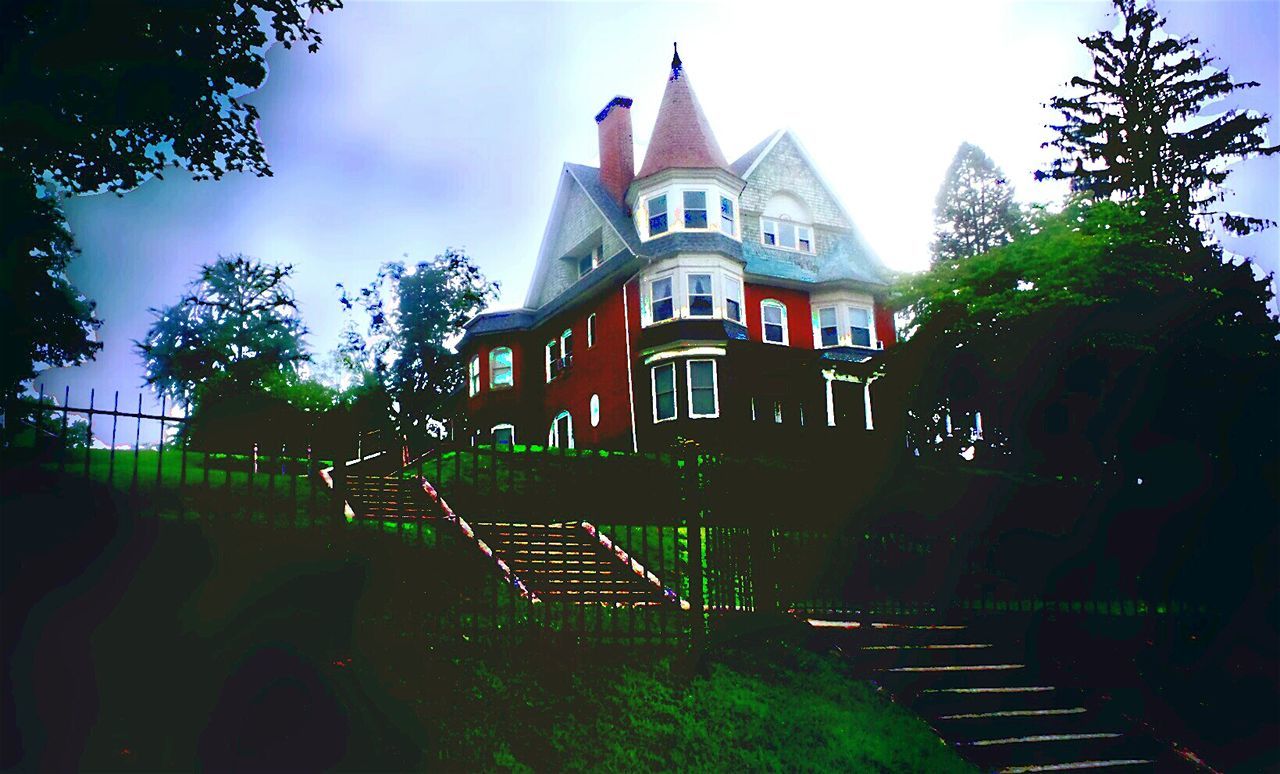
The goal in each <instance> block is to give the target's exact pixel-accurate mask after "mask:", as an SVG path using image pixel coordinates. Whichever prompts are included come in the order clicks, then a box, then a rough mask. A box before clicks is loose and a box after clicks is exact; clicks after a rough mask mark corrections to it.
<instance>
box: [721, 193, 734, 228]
mask: <svg viewBox="0 0 1280 774" xmlns="http://www.w3.org/2000/svg"><path fill="white" fill-rule="evenodd" d="M734 220H735V218H734V211H733V199H730V198H729V197H728V196H721V197H720V230H721V231H722V232H724V233H725V234H727V235H728V236H733V235H734V234H735V233H736V232H735V230H734V228H735V226H734Z"/></svg>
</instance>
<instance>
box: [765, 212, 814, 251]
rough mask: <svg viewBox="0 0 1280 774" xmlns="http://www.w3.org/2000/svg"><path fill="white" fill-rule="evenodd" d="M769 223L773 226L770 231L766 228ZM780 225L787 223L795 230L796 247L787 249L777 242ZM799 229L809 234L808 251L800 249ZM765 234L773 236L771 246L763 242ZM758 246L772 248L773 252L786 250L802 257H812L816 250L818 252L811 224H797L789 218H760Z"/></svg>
mask: <svg viewBox="0 0 1280 774" xmlns="http://www.w3.org/2000/svg"><path fill="white" fill-rule="evenodd" d="M769 223H771V224H773V228H772V229H769V228H768V227H767V226H766V224H769ZM782 223H787V224H789V225H791V226H792V227H794V228H795V230H796V246H795V247H787V246H786V245H784V244H782V242H781V241H779V229H780V224H782ZM801 229H804V230H805V231H807V232H808V233H809V240H808V241H809V249H808V250H802V249H800V230H801ZM766 233H771V234H773V244H769V243H768V242H766V241H765V239H764V235H765V234H766ZM760 244H762V245H764V246H765V247H772V248H774V249H775V250H786V251H788V252H792V253H801V254H802V255H814V254H816V253H817V250H818V245H817V239H816V238H815V236H814V232H813V224H812V223H799V222H797V221H794V220H791V219H790V218H779V217H767V218H766V217H761V218H760Z"/></svg>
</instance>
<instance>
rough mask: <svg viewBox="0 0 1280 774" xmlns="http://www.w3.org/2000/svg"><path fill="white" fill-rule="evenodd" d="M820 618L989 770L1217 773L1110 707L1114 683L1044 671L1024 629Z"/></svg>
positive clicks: (831, 635)
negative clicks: (1026, 644) (1108, 692)
mask: <svg viewBox="0 0 1280 774" xmlns="http://www.w3.org/2000/svg"><path fill="white" fill-rule="evenodd" d="M811 623H812V624H815V630H816V631H817V632H820V633H821V634H820V635H819V636H820V637H821V638H822V640H823V642H824V643H827V644H829V645H831V646H833V647H835V648H837V649H838V650H839V651H840V652H841V654H842V655H843V656H844V657H845V658H846V659H848V660H849V663H850V664H851V665H852V666H853V668H854V670H855V672H856V673H858V674H859V675H860V676H863V677H866V678H868V679H870V680H872V681H874V682H875V683H876V684H877V685H879V686H880V687H882V688H883V689H885V690H886V691H888V692H889V693H890V694H891V695H892V696H893V697H894V699H895V700H897V701H899V702H901V703H903V704H905V705H907V706H909V707H910V708H911V709H912V710H913V711H915V712H916V713H917V714H919V715H920V716H921V717H922V718H924V720H925V721H926V722H928V723H929V724H930V725H931V726H932V727H933V728H934V730H935V731H936V732H937V733H938V734H939V735H940V736H941V737H942V738H943V739H945V740H946V741H947V743H948V744H950V745H952V746H953V747H954V748H955V750H956V751H957V752H958V753H960V755H962V756H963V757H965V758H966V759H968V760H970V761H972V762H973V763H974V764H976V765H977V766H978V767H979V768H980V769H982V770H983V771H995V772H1001V773H1002V774H1029V773H1030V772H1048V771H1116V772H1125V771H1135V772H1137V771H1143V772H1153V771H1159V772H1166V771H1172V772H1195V771H1200V772H1203V771H1209V769H1207V768H1204V767H1201V766H1198V765H1196V764H1193V763H1192V762H1190V761H1189V760H1188V759H1187V758H1184V757H1183V756H1181V755H1179V754H1178V753H1177V751H1176V750H1175V749H1174V748H1173V747H1172V745H1169V744H1167V743H1162V742H1160V741H1158V740H1156V739H1154V738H1152V737H1151V736H1150V734H1149V733H1144V732H1143V730H1142V729H1140V728H1138V727H1137V726H1136V725H1135V724H1134V723H1133V722H1132V721H1131V720H1130V719H1128V718H1126V717H1124V716H1123V715H1121V714H1120V713H1119V712H1117V711H1115V710H1114V709H1112V708H1110V707H1109V706H1108V704H1107V702H1106V701H1105V698H1104V697H1105V692H1106V686H1090V685H1089V683H1088V676H1087V675H1075V676H1073V679H1072V680H1071V684H1064V682H1063V681H1061V680H1057V679H1054V678H1053V677H1051V676H1048V675H1047V674H1045V672H1044V671H1043V670H1041V669H1040V668H1038V666H1037V665H1036V664H1035V663H1034V659H1033V658H1029V657H1028V656H1029V655H1032V654H1030V653H1029V652H1028V650H1027V648H1025V647H1024V645H1023V643H1022V641H1021V639H1020V637H1019V636H1018V634H1017V632H1016V631H1012V630H1009V629H1004V630H1002V629H1001V628H1000V627H998V626H994V625H990V624H987V623H985V622H982V621H979V622H977V623H974V624H959V623H946V624H938V623H931V622H929V621H922V620H921V621H910V620H907V621H888V620H885V619H883V618H877V617H873V616H868V617H866V618H863V619H861V620H830V619H826V620H824V619H814V620H812V621H811Z"/></svg>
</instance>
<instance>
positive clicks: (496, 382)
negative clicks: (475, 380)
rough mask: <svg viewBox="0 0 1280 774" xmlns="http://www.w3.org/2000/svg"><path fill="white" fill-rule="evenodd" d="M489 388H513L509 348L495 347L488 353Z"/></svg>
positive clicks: (512, 371)
mask: <svg viewBox="0 0 1280 774" xmlns="http://www.w3.org/2000/svg"><path fill="white" fill-rule="evenodd" d="M489 386H490V387H512V386H515V370H514V369H513V368H512V367H511V348H510V347H497V348H495V349H493V350H490V352H489Z"/></svg>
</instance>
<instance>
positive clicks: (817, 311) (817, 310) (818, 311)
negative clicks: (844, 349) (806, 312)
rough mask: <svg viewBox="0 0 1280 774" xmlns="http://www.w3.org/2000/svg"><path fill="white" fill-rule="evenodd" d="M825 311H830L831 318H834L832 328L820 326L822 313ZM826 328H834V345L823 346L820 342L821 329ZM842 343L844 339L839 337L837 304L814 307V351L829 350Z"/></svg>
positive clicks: (838, 310) (838, 308)
mask: <svg viewBox="0 0 1280 774" xmlns="http://www.w3.org/2000/svg"><path fill="white" fill-rule="evenodd" d="M827 309H830V310H831V312H832V314H831V316H832V317H833V318H834V319H833V320H832V326H826V325H823V324H822V313H823V312H824V311H825V310H827ZM826 327H834V328H835V329H836V343H835V344H824V343H823V341H822V329H823V328H826ZM843 341H844V337H843V335H841V332H840V305H839V304H823V305H822V306H817V307H814V309H813V346H814V349H831V348H832V347H838V346H840V345H841V343H842V342H843Z"/></svg>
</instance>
